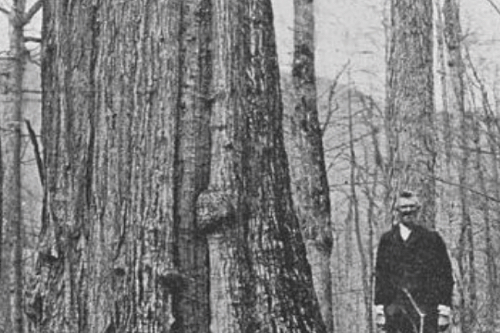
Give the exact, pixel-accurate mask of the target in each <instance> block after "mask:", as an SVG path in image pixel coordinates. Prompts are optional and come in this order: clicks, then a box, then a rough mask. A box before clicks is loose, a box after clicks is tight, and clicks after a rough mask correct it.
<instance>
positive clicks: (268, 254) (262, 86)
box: [198, 0, 326, 332]
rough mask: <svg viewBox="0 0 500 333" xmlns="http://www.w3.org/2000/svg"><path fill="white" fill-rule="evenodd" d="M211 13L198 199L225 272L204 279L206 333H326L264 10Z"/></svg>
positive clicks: (257, 4)
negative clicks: (206, 158) (209, 110)
mask: <svg viewBox="0 0 500 333" xmlns="http://www.w3.org/2000/svg"><path fill="white" fill-rule="evenodd" d="M213 4H214V7H213V13H214V18H213V22H214V81H213V88H214V90H215V91H214V96H215V100H214V106H213V114H212V119H211V129H212V138H211V140H212V162H211V163H212V166H211V173H210V186H209V188H208V190H206V191H205V192H203V193H202V195H201V196H200V198H199V200H198V209H199V211H198V214H199V217H200V221H202V222H203V225H204V226H205V232H206V233H207V234H208V237H209V243H210V246H211V248H210V253H211V260H212V262H214V263H215V264H216V267H215V268H219V267H221V268H222V269H223V271H222V272H219V271H213V270H212V271H211V274H210V276H211V290H214V291H215V292H214V293H212V295H211V309H213V312H212V325H213V326H212V330H213V331H217V332H254V331H259V332H326V329H325V326H324V323H323V322H322V319H321V313H320V310H319V305H318V303H317V300H316V297H315V295H314V289H313V285H312V280H311V271H310V268H309V265H308V263H307V258H306V250H305V247H304V244H303V240H302V237H301V233H300V229H299V223H298V220H297V217H296V216H295V214H294V212H293V208H292V199H291V192H290V179H289V174H288V172H289V171H288V165H287V158H286V154H285V149H284V143H283V133H282V124H281V122H282V111H283V106H282V102H281V93H280V88H279V72H278V63H277V55H276V45H275V37H274V28H273V17H272V8H271V3H270V1H268V0H251V1H246V2H243V1H239V0H231V1H222V0H216V1H214V2H213ZM215 256H217V257H215ZM213 268H214V267H212V269H213ZM222 295H225V297H221V298H218V296H222ZM215 325H218V327H215Z"/></svg>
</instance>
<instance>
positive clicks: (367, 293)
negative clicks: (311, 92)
mask: <svg viewBox="0 0 500 333" xmlns="http://www.w3.org/2000/svg"><path fill="white" fill-rule="evenodd" d="M350 84H351V82H350V75H349V86H348V88H349V90H348V100H347V103H348V106H347V108H348V117H349V120H348V123H349V125H348V128H349V155H350V158H349V160H350V177H349V180H350V200H351V202H352V206H353V221H354V228H355V234H356V242H357V245H358V251H359V257H360V259H361V279H362V284H363V298H364V305H365V311H366V312H365V313H366V324H367V328H368V331H369V332H371V325H372V320H371V316H370V313H371V308H372V302H371V294H372V289H371V287H370V276H369V273H368V272H369V270H370V269H371V267H369V266H368V261H367V258H366V251H365V246H364V245H363V244H364V240H363V235H362V232H361V225H360V224H361V221H360V212H359V200H358V193H357V190H356V181H357V177H356V170H357V158H356V151H355V148H354V140H355V138H354V119H353V117H354V115H353V112H352V98H351V85H350ZM357 313H359V312H357Z"/></svg>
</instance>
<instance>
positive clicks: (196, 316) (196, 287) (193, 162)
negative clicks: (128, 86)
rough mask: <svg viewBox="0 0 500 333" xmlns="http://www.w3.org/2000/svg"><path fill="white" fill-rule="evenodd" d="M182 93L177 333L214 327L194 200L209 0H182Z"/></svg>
mask: <svg viewBox="0 0 500 333" xmlns="http://www.w3.org/2000/svg"><path fill="white" fill-rule="evenodd" d="M179 3H180V4H181V5H180V7H179V8H180V13H179V14H180V15H179V17H180V24H181V27H180V45H179V47H180V50H179V59H180V60H179V66H180V76H181V78H180V80H179V81H180V87H179V89H180V91H179V97H180V100H179V105H178V110H177V115H176V117H178V118H177V124H178V132H179V133H178V137H177V138H176V140H177V144H176V149H177V150H176V165H175V172H176V176H175V179H174V180H175V182H176V183H175V187H174V191H175V203H176V206H175V208H174V209H175V217H174V221H175V222H176V224H175V230H174V237H175V240H174V244H175V252H174V254H175V255H174V261H175V266H176V267H177V269H178V270H179V272H180V273H181V274H182V275H183V276H184V277H185V278H186V286H185V288H184V289H183V290H182V292H180V293H178V294H175V295H176V297H175V299H174V309H176V310H175V316H176V321H177V322H176V325H175V327H176V330H175V332H186V333H188V332H190V333H204V332H207V333H208V332H209V328H210V308H209V298H208V293H209V285H208V284H209V275H208V274H209V271H208V243H207V239H206V237H200V234H199V232H198V223H197V219H196V205H195V204H196V200H197V198H198V196H199V194H200V193H201V192H202V191H203V190H205V189H206V188H207V186H208V179H209V176H210V129H209V124H210V96H209V94H210V90H209V88H210V83H211V82H210V81H211V66H212V63H211V53H210V49H209V42H210V39H211V4H210V0H189V1H188V0H181V1H180V2H179Z"/></svg>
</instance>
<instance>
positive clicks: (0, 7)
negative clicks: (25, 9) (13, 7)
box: [0, 6, 10, 15]
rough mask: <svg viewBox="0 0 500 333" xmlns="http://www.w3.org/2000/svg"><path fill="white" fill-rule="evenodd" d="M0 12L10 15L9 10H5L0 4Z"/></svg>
mask: <svg viewBox="0 0 500 333" xmlns="http://www.w3.org/2000/svg"><path fill="white" fill-rule="evenodd" d="M0 12H2V13H4V14H5V15H10V11H8V10H7V8H5V7H3V6H0Z"/></svg>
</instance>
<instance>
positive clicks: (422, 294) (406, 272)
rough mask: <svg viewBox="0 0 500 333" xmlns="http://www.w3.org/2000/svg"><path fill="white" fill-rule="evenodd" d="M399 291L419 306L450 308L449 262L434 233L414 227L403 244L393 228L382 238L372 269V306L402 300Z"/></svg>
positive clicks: (440, 241) (396, 227)
mask: <svg viewBox="0 0 500 333" xmlns="http://www.w3.org/2000/svg"><path fill="white" fill-rule="evenodd" d="M403 288H406V289H407V290H408V291H409V292H410V293H411V295H412V296H413V298H414V299H415V301H416V302H417V304H419V306H424V307H426V308H429V307H434V306H435V307H437V305H439V304H443V305H448V306H451V297H452V291H453V276H452V269H451V263H450V259H449V257H448V252H447V251H446V246H445V244H444V242H443V239H442V238H441V236H439V234H438V233H437V232H435V231H430V230H427V229H425V228H424V227H416V228H415V230H413V231H412V233H411V234H410V237H409V238H408V239H407V240H406V241H403V239H402V238H401V235H400V232H399V227H398V226H395V227H393V228H392V230H390V231H388V232H386V233H385V234H384V235H382V238H381V239H380V243H379V246H378V250H377V262H376V266H375V304H376V305H378V304H383V305H386V306H387V305H390V304H392V303H394V302H396V301H397V300H398V299H400V298H405V297H406V296H405V295H404V294H403V291H402V290H403Z"/></svg>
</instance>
